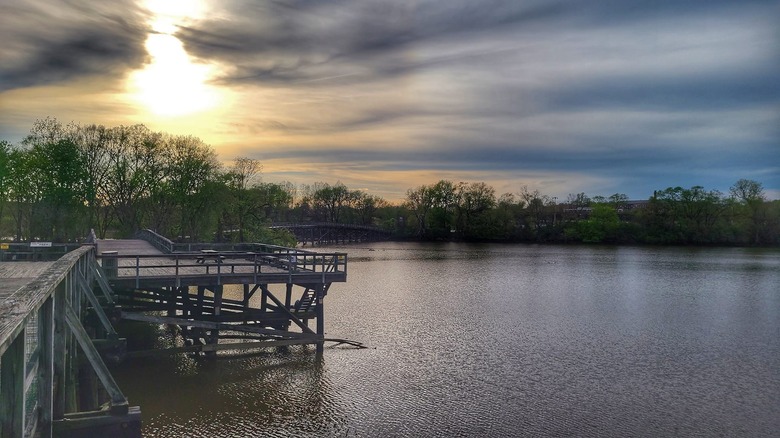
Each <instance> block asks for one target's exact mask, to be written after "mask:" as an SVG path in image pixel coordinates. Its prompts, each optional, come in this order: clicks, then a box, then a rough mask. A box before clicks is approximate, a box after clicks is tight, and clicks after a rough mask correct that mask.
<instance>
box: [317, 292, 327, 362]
mask: <svg viewBox="0 0 780 438" xmlns="http://www.w3.org/2000/svg"><path fill="white" fill-rule="evenodd" d="M316 290H317V335H318V336H319V338H320V339H319V340H318V341H317V354H322V353H324V352H325V343H324V341H323V339H325V319H324V317H325V311H324V308H323V305H322V302H323V301H324V300H323V298H325V291H324V287H323V285H322V284H318V285H317V289H316Z"/></svg>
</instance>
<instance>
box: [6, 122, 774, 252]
mask: <svg viewBox="0 0 780 438" xmlns="http://www.w3.org/2000/svg"><path fill="white" fill-rule="evenodd" d="M261 175H262V165H261V163H260V162H259V161H257V160H254V159H250V158H237V159H235V160H233V161H232V162H231V163H230V164H227V165H224V164H222V163H220V161H219V160H218V157H217V154H216V152H215V151H214V150H213V149H212V148H211V147H210V146H208V145H207V144H205V143H204V142H203V141H201V140H200V139H198V138H196V137H192V136H181V135H170V134H166V133H162V132H154V131H152V130H150V129H148V128H147V127H145V126H144V125H132V126H117V127H105V126H102V125H80V124H68V125H63V124H62V123H60V122H59V121H57V120H56V119H52V118H47V119H43V120H38V121H36V122H35V123H34V124H33V126H32V128H31V130H30V133H29V135H27V136H26V137H25V138H24V140H22V142H21V143H20V144H17V145H12V144H9V143H8V142H0V238H3V239H7V238H11V239H14V240H19V241H27V240H34V239H41V240H51V241H59V242H65V241H75V240H79V239H81V238H83V236H85V235H86V234H87V233H88V232H89V230H90V229H94V230H95V231H96V233H97V234H98V236H99V237H107V236H108V237H127V236H130V235H132V234H133V233H134V232H135V231H136V230H139V229H142V228H151V229H154V230H156V231H158V232H159V233H161V234H163V235H166V236H169V237H171V238H173V239H174V240H179V241H226V240H229V241H237V242H241V241H263V242H268V243H277V244H283V245H293V244H294V243H295V241H294V237H293V236H292V235H291V234H289V233H286V232H284V231H279V230H272V229H269V228H268V225H271V224H274V223H277V224H278V223H307V222H332V223H342V224H360V225H375V226H379V227H383V228H386V229H389V230H391V231H393V233H394V236H395V237H397V238H405V239H425V240H442V239H443V240H465V241H513V242H515V241H516V242H594V243H596V242H603V243H651V244H732V245H745V244H752V245H776V244H778V243H780V202H778V201H771V202H770V201H767V200H766V197H765V194H764V190H763V188H762V186H761V184H760V183H758V182H756V181H752V180H740V181H738V182H736V183H735V184H734V186H733V187H732V188H731V190H730V193H729V194H728V195H725V194H722V193H720V192H718V191H714V190H709V191H708V190H705V189H704V188H703V187H700V186H695V187H692V188H689V189H686V188H681V187H674V188H671V187H670V188H667V189H664V190H659V191H656V193H654V195H653V196H652V197H651V198H650V199H648V200H644V201H642V202H639V203H637V202H633V201H629V200H628V198H627V197H626V196H625V195H623V194H614V195H612V196H609V197H602V196H594V197H589V196H587V195H586V194H584V193H579V194H572V195H569V196H568V198H567V199H566V200H565V201H563V200H562V201H561V202H559V201H558V199H557V198H554V197H550V196H547V195H544V194H541V193H540V192H539V191H537V190H530V189H528V188H527V187H521V188H519V190H518V192H516V193H504V194H501V195H499V196H497V195H496V193H495V189H494V188H493V187H491V186H489V185H488V184H486V183H484V182H457V183H455V182H452V181H447V180H441V181H438V182H436V183H434V184H430V185H422V186H419V187H416V188H411V189H409V190H408V191H407V193H406V197H405V199H404V201H403V202H401V203H390V202H387V201H386V200H384V199H382V198H381V197H379V196H375V195H372V194H369V193H366V192H365V191H361V190H351V189H349V188H348V187H346V186H345V185H344V184H342V183H341V182H337V183H335V184H329V183H325V182H316V183H313V184H311V185H300V186H296V185H294V184H292V183H289V182H283V183H269V182H263V181H262V178H261Z"/></svg>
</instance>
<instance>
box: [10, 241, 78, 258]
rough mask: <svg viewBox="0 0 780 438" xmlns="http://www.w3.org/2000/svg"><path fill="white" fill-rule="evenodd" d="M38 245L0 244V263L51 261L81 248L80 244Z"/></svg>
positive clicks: (20, 243)
mask: <svg viewBox="0 0 780 438" xmlns="http://www.w3.org/2000/svg"><path fill="white" fill-rule="evenodd" d="M40 243H41V242H10V243H0V262H13V261H36V262H38V261H53V260H57V259H58V258H60V257H62V256H63V255H65V254H67V253H68V252H70V251H73V250H74V249H76V248H80V247H81V246H82V245H81V244H80V243H51V244H49V245H48V246H36V244H40Z"/></svg>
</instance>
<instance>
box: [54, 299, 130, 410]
mask: <svg viewBox="0 0 780 438" xmlns="http://www.w3.org/2000/svg"><path fill="white" fill-rule="evenodd" d="M65 322H66V323H67V325H68V327H69V328H70V331H71V332H72V333H73V336H74V337H75V338H76V341H77V342H78V343H79V346H80V347H81V350H82V351H83V352H84V355H85V356H86V357H87V360H88V361H89V363H90V364H91V365H92V369H93V370H95V373H96V374H97V376H98V378H99V379H100V382H101V383H103V387H104V388H105V390H106V392H108V395H109V397H110V398H111V413H113V414H118V415H125V414H127V412H128V409H129V407H128V404H127V398H126V397H125V396H124V394H122V391H121V390H120V389H119V385H117V383H116V381H115V380H114V377H113V376H112V375H111V373H110V372H109V371H108V367H106V364H105V363H103V360H102V359H100V354H99V353H98V351H97V349H96V348H95V346H94V345H93V344H92V340H91V339H90V338H89V335H87V331H86V330H84V326H82V325H81V321H80V320H79V317H78V316H76V312H75V311H74V310H73V307H71V305H70V303H65Z"/></svg>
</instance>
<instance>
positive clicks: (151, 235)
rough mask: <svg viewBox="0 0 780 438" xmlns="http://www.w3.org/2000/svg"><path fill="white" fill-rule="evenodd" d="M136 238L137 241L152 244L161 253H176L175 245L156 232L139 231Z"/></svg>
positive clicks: (148, 230)
mask: <svg viewBox="0 0 780 438" xmlns="http://www.w3.org/2000/svg"><path fill="white" fill-rule="evenodd" d="M135 237H136V238H137V239H142V240H145V241H147V242H149V243H151V244H152V246H154V247H155V248H157V249H158V250H160V251H161V252H163V253H165V254H170V253H172V252H173V251H174V245H175V244H174V243H173V241H171V240H170V239H168V238H167V237H165V236H163V235H161V234H158V233H157V232H155V231H154V230H150V229H148V228H146V229H143V230H138V231H136V233H135Z"/></svg>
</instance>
